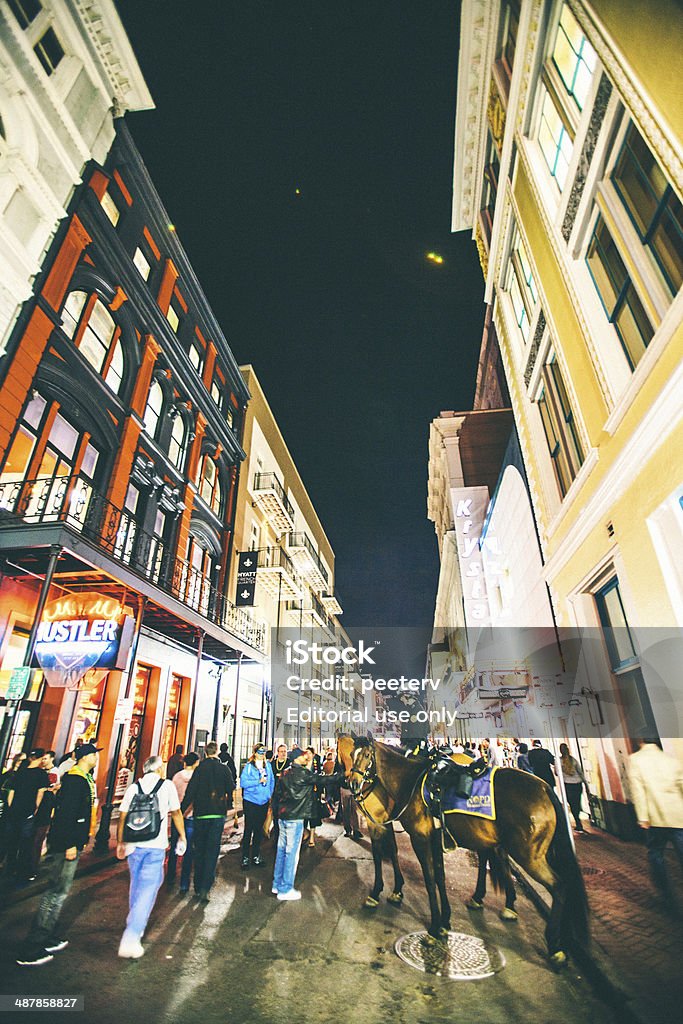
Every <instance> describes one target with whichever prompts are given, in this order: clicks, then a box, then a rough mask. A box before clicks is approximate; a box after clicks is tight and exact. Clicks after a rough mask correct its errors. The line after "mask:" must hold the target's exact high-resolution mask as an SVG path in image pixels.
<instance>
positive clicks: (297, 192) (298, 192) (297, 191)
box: [294, 188, 301, 196]
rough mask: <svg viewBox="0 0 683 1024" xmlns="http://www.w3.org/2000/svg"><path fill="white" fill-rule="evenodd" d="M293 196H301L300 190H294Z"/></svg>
mask: <svg viewBox="0 0 683 1024" xmlns="http://www.w3.org/2000/svg"><path fill="white" fill-rule="evenodd" d="M294 195H296V196H300V195H301V189H300V188H295V189H294Z"/></svg>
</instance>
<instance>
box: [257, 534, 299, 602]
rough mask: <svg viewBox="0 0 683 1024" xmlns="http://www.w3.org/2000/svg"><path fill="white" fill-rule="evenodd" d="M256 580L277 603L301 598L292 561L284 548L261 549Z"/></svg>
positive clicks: (258, 554) (258, 553)
mask: <svg viewBox="0 0 683 1024" xmlns="http://www.w3.org/2000/svg"><path fill="white" fill-rule="evenodd" d="M256 554H257V556H258V562H257V566H256V579H257V581H258V582H259V583H260V584H261V586H262V587H263V589H264V590H265V591H266V593H267V594H270V596H271V597H274V598H275V600H276V601H291V600H292V599H295V598H298V597H300V596H301V587H300V586H299V581H298V578H297V572H296V569H295V568H294V566H293V564H292V560H291V558H290V557H289V555H288V554H287V552H286V551H285V550H284V549H283V548H279V547H278V548H260V549H259V550H258V551H257V552H256Z"/></svg>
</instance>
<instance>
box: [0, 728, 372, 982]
mask: <svg viewBox="0 0 683 1024" xmlns="http://www.w3.org/2000/svg"><path fill="white" fill-rule="evenodd" d="M99 750H100V748H98V747H96V746H95V745H94V744H93V743H84V742H78V743H77V744H76V746H75V748H74V750H72V751H70V752H68V754H66V755H65V756H64V757H63V758H62V759H61V762H60V764H59V766H57V767H55V754H54V751H45V750H41V749H35V750H32V751H31V752H30V753H29V754H28V755H26V754H20V755H17V756H16V757H15V758H14V759H13V761H12V764H11V767H10V768H9V770H8V771H6V772H5V773H4V775H3V776H2V778H1V779H0V860H4V872H5V880H6V881H8V882H10V883H13V884H14V885H17V886H21V885H24V884H26V883H27V882H29V881H33V880H34V879H35V877H36V875H37V873H38V869H39V865H40V863H41V857H42V855H43V848H44V846H45V844H46V842H47V855H46V856H45V860H44V867H45V876H46V882H47V887H46V890H45V892H44V895H43V897H42V899H41V901H40V905H39V908H38V911H37V913H36V915H35V917H34V919H33V921H32V923H31V926H30V928H29V931H28V934H27V936H26V939H25V941H24V943H23V946H22V949H21V951H20V954H19V956H18V957H17V963H19V964H22V965H26V966H39V965H41V964H44V963H48V962H49V961H50V960H52V959H53V958H54V955H55V953H58V952H60V951H61V950H63V949H65V948H66V947H67V945H68V940H67V939H65V938H64V937H63V936H62V935H61V934H60V933H59V930H58V924H59V918H60V914H61V910H62V907H63V905H64V902H65V900H66V898H67V896H68V894H69V892H70V890H71V887H72V885H73V882H74V879H75V876H76V870H77V867H78V863H79V859H80V857H81V854H82V853H83V851H84V850H85V849H86V847H87V846H88V844H89V842H90V839H91V838H92V836H93V835H94V831H95V825H96V821H97V791H96V786H95V778H94V772H95V768H96V765H97V759H98V754H99ZM203 755H204V756H203V757H202V758H200V756H199V754H197V753H195V752H194V751H191V752H189V753H187V754H184V753H183V748H182V747H181V746H177V747H176V749H175V751H174V753H173V754H172V756H171V757H170V758H169V760H168V762H167V763H166V764H165V763H164V762H163V761H162V759H161V758H160V757H158V756H153V757H149V758H148V759H147V760H146V761H145V763H144V765H143V770H142V774H141V776H140V778H139V779H137V780H136V781H135V782H133V783H132V784H131V785H130V786H128V788H127V789H126V791H125V793H124V795H123V799H122V800H121V803H120V806H119V814H118V822H117V832H116V838H117V844H116V855H117V857H118V858H119V859H120V860H125V861H126V863H127V866H128V872H129V910H128V916H127V919H126V923H125V928H124V930H123V934H122V936H121V940H120V943H119V948H118V954H119V956H120V957H122V958H125V959H137V958H139V957H141V956H142V955H143V954H144V947H143V945H142V938H143V935H144V932H145V929H146V927H147V923H148V921H149V917H150V915H151V913H152V910H153V908H154V905H155V902H156V899H157V895H158V893H159V890H160V888H161V886H162V884H163V883H164V879H165V881H166V885H167V887H168V889H169V890H174V889H175V887H176V878H177V875H178V862H179V861H180V863H181V867H180V882H179V888H178V892H179V894H181V895H185V894H187V893H189V892H190V889H191V888H192V887H193V888H194V894H195V896H196V898H197V899H198V900H200V901H201V902H208V901H209V899H210V898H211V897H210V892H211V889H212V886H213V884H214V881H215V877H216V869H217V865H218V859H219V855H220V850H221V843H222V841H223V836H224V831H225V827H226V821H227V819H228V815H229V812H230V811H233V810H234V794H235V790H236V787H237V771H236V766H235V762H234V760H233V758H232V756H231V754H230V752H229V750H228V747H227V744H225V743H223V744H222V745H221V747H220V749H219V747H218V745H217V744H216V743H214V742H209V743H208V744H207V745H206V747H205V749H204V752H203ZM239 786H240V790H241V794H242V818H243V835H242V842H241V868H242V870H245V871H247V870H249V869H251V868H256V869H258V868H263V867H264V864H265V861H264V858H263V857H262V855H261V845H262V842H263V841H264V840H266V839H271V840H272V843H273V845H274V846H275V849H276V855H275V859H274V864H273V883H272V892H273V894H274V895H276V896H277V897H278V899H279V900H281V901H292V900H298V899H300V898H301V893H300V891H299V890H297V889H296V888H295V886H294V882H295V877H296V871H297V866H298V861H299V853H300V850H301V847H302V845H303V844H304V843H305V844H306V845H307V846H308V847H314V846H315V837H316V829H317V828H319V826H320V825H321V824H322V822H323V820H324V819H326V818H332V819H334V820H336V821H337V822H339V823H343V824H344V827H345V832H346V835H348V836H351V837H352V838H354V839H360V838H362V833H361V831H360V827H359V822H358V817H357V812H356V809H355V805H354V804H353V801H352V800H351V799H350V792H349V790H348V788H347V787H348V783H347V782H346V780H345V778H344V773H343V771H341V770H340V767H339V765H338V764H337V762H336V754H335V752H334V750H333V749H332V748H327V749H326V750H325V751H323V754H322V755H319V754H318V753H317V752H316V751H315V749H314V748H313V747H308V748H307V749H306V750H302V749H301V748H300V747H298V746H295V747H293V748H292V749H288V748H287V747H286V746H285V745H284V744H281V745H280V746H278V747H277V750H276V751H275V752H273V751H271V750H267V749H266V747H265V745H264V744H263V743H257V744H256V745H255V746H254V748H253V751H252V753H251V756H250V757H249V758H248V760H247V761H246V763H245V764H244V767H243V768H242V771H241V773H240V776H239ZM232 827H233V834H234V833H235V832H236V831H237V830H238V829H239V825H238V816H237V813H236V812H235V813H234V815H233V826H232ZM169 832H170V841H169Z"/></svg>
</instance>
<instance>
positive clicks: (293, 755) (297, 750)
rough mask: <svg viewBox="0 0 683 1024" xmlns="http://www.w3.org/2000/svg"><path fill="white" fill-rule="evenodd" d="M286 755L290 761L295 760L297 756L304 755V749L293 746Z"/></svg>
mask: <svg viewBox="0 0 683 1024" xmlns="http://www.w3.org/2000/svg"><path fill="white" fill-rule="evenodd" d="M288 756H289V760H290V761H296V759H297V757H303V756H304V751H303V750H302V749H301V747H294V750H290V752H289V755H288Z"/></svg>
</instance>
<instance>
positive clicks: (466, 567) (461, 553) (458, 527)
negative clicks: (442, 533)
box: [451, 487, 498, 626]
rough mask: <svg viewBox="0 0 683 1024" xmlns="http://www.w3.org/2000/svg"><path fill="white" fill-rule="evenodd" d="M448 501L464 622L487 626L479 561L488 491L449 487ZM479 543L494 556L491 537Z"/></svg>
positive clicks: (487, 617)
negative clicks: (456, 548)
mask: <svg viewBox="0 0 683 1024" xmlns="http://www.w3.org/2000/svg"><path fill="white" fill-rule="evenodd" d="M451 501H452V503H453V517H454V520H455V535H456V541H457V545H458V561H459V562H460V578H461V580H462V594H463V601H464V604H465V621H466V622H468V623H470V624H475V623H476V624H478V625H481V626H487V625H489V623H490V610H489V599H488V593H487V590H486V579H485V577H484V564H483V560H482V557H481V548H482V539H481V534H482V529H483V527H484V521H485V519H486V511H487V509H488V505H489V491H488V487H452V488H451ZM483 543H484V544H486V546H487V547H488V548H489V550H490V551H491V552H492V553H493V554H498V549H497V544H496V540H495V538H494V537H489V536H487V537H486V539H485V540H484V541H483ZM489 568H490V567H489ZM495 568H496V567H495V566H494V567H493V570H492V571H494V572H495Z"/></svg>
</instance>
